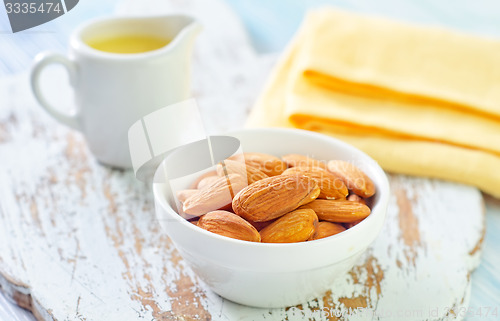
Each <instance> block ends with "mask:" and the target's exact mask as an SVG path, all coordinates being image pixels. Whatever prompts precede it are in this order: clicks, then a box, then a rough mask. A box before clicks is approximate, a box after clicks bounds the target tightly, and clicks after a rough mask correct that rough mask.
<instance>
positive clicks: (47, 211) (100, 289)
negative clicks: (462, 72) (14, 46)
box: [0, 1, 500, 320]
mask: <svg viewBox="0 0 500 321" xmlns="http://www.w3.org/2000/svg"><path fill="white" fill-rule="evenodd" d="M172 3H173V5H176V6H177V9H182V10H189V12H191V13H194V14H195V15H197V16H199V17H200V19H201V20H202V22H203V23H204V24H205V25H206V30H205V33H204V35H203V36H202V37H201V38H200V39H199V44H198V48H197V51H196V55H195V60H194V61H195V66H194V67H195V68H194V72H195V79H194V91H195V94H196V97H197V99H198V102H199V104H200V105H201V107H202V112H203V115H204V118H205V119H206V120H207V123H208V130H209V132H210V133H221V132H224V131H226V130H228V129H232V128H237V127H240V126H242V124H243V122H244V119H245V116H246V113H247V111H248V109H249V107H250V106H251V102H252V101H253V99H254V98H255V96H256V93H257V92H258V89H259V87H260V85H261V84H262V81H263V79H264V78H265V76H266V74H267V71H268V70H269V68H270V66H271V65H272V63H273V61H274V58H273V57H261V56H257V55H256V54H255V52H254V51H253V50H252V48H251V47H250V45H249V43H248V41H247V40H246V38H245V36H244V34H243V31H242V28H241V26H240V25H239V22H238V20H237V19H235V17H234V15H233V14H232V13H231V12H230V11H229V10H228V8H227V7H226V6H225V5H224V4H223V3H220V2H211V3H210V4H206V3H205V4H204V3H203V2H202V1H192V2H190V3H189V4H187V3H179V2H172ZM147 5H149V7H148V6H147ZM168 6H169V4H168V3H164V2H161V3H160V2H157V1H147V2H146V1H143V2H141V3H139V2H133V1H129V2H128V3H124V4H123V5H122V7H121V8H119V10H120V11H121V12H131V11H134V12H155V11H156V12H157V11H158V10H160V11H162V10H169V8H168ZM207 12H217V14H218V15H217V16H216V17H215V16H213V15H207ZM51 78H52V79H54V78H57V76H50V75H49V79H51ZM51 83H52V84H57V83H58V82H56V81H53V82H51ZM56 90H57V89H56ZM0 106H7V108H2V109H0V153H1V155H8V157H3V156H2V157H3V160H2V165H3V166H2V169H1V170H0V206H1V207H0V220H1V222H2V224H0V272H1V273H0V274H1V275H2V277H0V280H1V281H0V284H1V285H2V288H3V290H4V291H5V293H6V294H7V296H9V297H12V298H13V299H14V300H16V302H17V303H18V304H20V305H22V306H25V307H27V308H30V309H31V310H33V311H34V312H35V315H36V317H37V318H38V319H39V320H51V319H55V320H84V319H87V320H114V319H117V320H137V319H147V320H149V319H151V318H152V317H153V318H155V319H158V320H170V319H181V318H184V319H188V320H189V319H203V320H205V319H210V318H212V319H215V320H219V319H220V320H235V319H241V320H264V319H267V320H282V319H284V318H285V317H287V318H288V319H289V320H303V319H304V317H306V318H314V319H315V320H323V319H335V316H334V314H342V313H344V314H345V313H348V312H349V311H348V309H349V308H353V307H365V308H368V310H367V311H375V312H376V313H377V315H376V316H377V317H379V318H382V319H384V318H389V317H393V318H394V316H395V315H397V313H403V314H405V313H406V314H412V313H413V315H408V316H406V315H405V317H406V319H408V320H424V319H429V318H432V317H434V316H435V317H439V318H444V319H449V320H455V319H462V316H463V315H462V313H461V311H465V312H467V305H468V301H469V299H470V284H471V279H472V280H474V277H475V273H473V274H472V278H471V271H472V270H473V268H474V267H475V266H477V264H478V263H479V255H480V252H481V248H482V244H483V239H484V238H483V236H484V219H483V212H482V197H481V194H480V193H479V192H478V191H477V190H476V189H474V188H470V187H465V186H460V185H457V184H451V183H445V182H440V181H435V180H426V179H416V178H409V177H404V176H395V175H393V176H391V184H392V188H393V197H392V199H391V205H390V209H389V213H388V219H387V222H386V226H385V228H384V231H383V233H382V234H381V236H380V237H379V239H378V240H377V242H376V243H375V244H374V246H373V247H372V248H371V249H370V250H369V252H368V253H367V254H366V255H365V256H364V257H363V259H362V260H361V261H360V262H359V263H358V265H357V266H356V267H355V268H354V269H353V270H352V271H351V272H350V273H348V274H347V275H345V276H342V277H339V279H338V281H337V282H336V283H335V284H334V285H332V291H331V292H330V293H328V294H327V295H326V296H325V297H323V298H321V299H318V300H314V301H311V302H308V303H307V304H304V305H302V306H299V307H294V308H290V309H273V310H267V309H266V310H260V309H252V308H248V307H243V306H239V305H236V304H233V303H231V302H228V301H225V300H222V299H221V298H219V297H218V296H216V295H215V294H213V293H212V292H211V291H209V290H208V289H207V288H206V286H205V285H204V284H203V283H202V282H201V281H199V280H198V279H197V278H196V276H195V275H193V273H192V271H191V270H190V269H189V268H188V267H187V266H186V265H185V264H184V261H183V260H182V258H180V257H179V255H178V254H177V252H176V250H175V248H174V247H173V246H172V245H171V243H170V241H169V240H168V238H167V237H166V235H164V233H162V231H161V229H160V228H159V226H158V224H157V222H156V219H155V216H154V211H153V208H152V203H151V192H150V189H149V187H148V186H147V185H145V184H142V183H139V182H138V181H136V180H135V178H134V177H133V175H132V173H130V172H121V171H115V170H110V169H108V168H105V167H102V166H100V165H99V164H97V163H96V162H95V160H94V159H93V158H92V156H91V155H90V154H89V152H88V150H87V148H86V146H85V143H84V141H83V139H82V137H81V136H80V135H79V134H78V133H75V132H72V131H69V130H67V129H66V128H64V127H62V126H59V125H58V124H56V123H55V122H54V121H53V120H52V119H50V118H49V117H48V116H46V115H45V114H43V112H42V111H41V109H40V108H39V107H38V106H36V103H35V102H34V101H33V98H31V96H30V95H29V88H28V82H27V75H26V74H20V75H18V76H16V77H14V78H10V79H8V80H3V81H1V82H0ZM457 200H459V201H457ZM489 206H490V207H495V206H498V205H497V203H496V202H495V201H492V200H490V201H489ZM495 219H496V217H495V216H493V219H490V221H491V222H493V223H491V224H492V225H494V224H495V222H496V221H495ZM488 223H490V222H488ZM450 267H453V268H450ZM450 284H452V285H453V286H450ZM491 289H493V290H491ZM491 289H490V290H486V292H485V293H486V294H487V293H488V291H498V288H495V287H492V288H491ZM479 302H480V301H479ZM490 302H493V303H491V304H496V305H497V306H498V302H496V303H495V301H490ZM481 303H482V302H481ZM453 306H455V308H454V309H453V312H449V313H447V311H446V310H445V308H451V307H453ZM477 307H479V306H476V308H477ZM492 307H493V308H494V307H495V306H493V305H492ZM499 308H500V307H499ZM464 309H465V310H464ZM434 313H436V315H434ZM389 314H391V315H389ZM355 317H356V316H354V315H352V314H351V319H352V318H355ZM357 317H358V318H360V319H364V317H366V315H357ZM469 319H470V320H472V319H471V318H469ZM481 320H482V318H481Z"/></svg>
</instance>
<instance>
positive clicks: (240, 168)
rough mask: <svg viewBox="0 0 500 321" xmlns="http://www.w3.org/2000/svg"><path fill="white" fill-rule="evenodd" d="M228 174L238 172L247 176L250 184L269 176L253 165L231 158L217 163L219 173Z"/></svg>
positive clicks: (221, 174) (220, 174)
mask: <svg viewBox="0 0 500 321" xmlns="http://www.w3.org/2000/svg"><path fill="white" fill-rule="evenodd" d="M227 174H238V175H241V176H243V177H246V178H247V181H248V185H250V184H253V183H255V182H257V181H259V180H261V179H264V178H267V177H269V176H267V175H266V174H264V173H263V172H262V171H260V170H258V169H257V168H255V167H253V166H250V165H248V164H245V163H242V162H237V161H234V160H230V159H226V160H225V161H223V162H220V163H219V164H217V175H219V177H221V176H225V175H227Z"/></svg>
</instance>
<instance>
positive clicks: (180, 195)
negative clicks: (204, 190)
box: [175, 189, 198, 203]
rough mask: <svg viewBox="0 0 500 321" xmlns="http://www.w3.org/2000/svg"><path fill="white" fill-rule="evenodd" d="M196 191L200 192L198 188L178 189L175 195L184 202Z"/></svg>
mask: <svg viewBox="0 0 500 321" xmlns="http://www.w3.org/2000/svg"><path fill="white" fill-rule="evenodd" d="M196 193H198V190H197V189H185V190H182V191H178V192H177V193H176V194H175V195H176V196H177V199H178V200H179V202H181V203H184V202H185V201H186V200H187V199H188V198H190V197H191V196H193V195H194V194H196Z"/></svg>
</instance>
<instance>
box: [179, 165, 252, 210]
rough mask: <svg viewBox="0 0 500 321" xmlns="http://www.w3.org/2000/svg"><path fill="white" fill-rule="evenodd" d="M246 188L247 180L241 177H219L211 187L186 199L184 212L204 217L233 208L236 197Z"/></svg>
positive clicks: (234, 175) (230, 175)
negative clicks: (216, 211)
mask: <svg viewBox="0 0 500 321" xmlns="http://www.w3.org/2000/svg"><path fill="white" fill-rule="evenodd" d="M246 186H247V182H246V180H245V179H244V178H243V177H241V176H240V175H236V174H229V175H228V176H227V177H218V178H217V180H216V181H214V182H213V183H212V184H211V185H209V186H206V187H204V188H203V189H201V190H199V191H198V193H196V194H194V195H193V196H191V197H189V198H188V199H186V201H185V202H184V203H183V211H184V213H186V214H190V215H202V214H205V213H208V212H211V211H215V210H218V209H222V208H225V207H227V206H231V203H232V200H233V197H234V195H235V194H237V193H238V192H239V191H241V190H242V189H243V188H245V187H246Z"/></svg>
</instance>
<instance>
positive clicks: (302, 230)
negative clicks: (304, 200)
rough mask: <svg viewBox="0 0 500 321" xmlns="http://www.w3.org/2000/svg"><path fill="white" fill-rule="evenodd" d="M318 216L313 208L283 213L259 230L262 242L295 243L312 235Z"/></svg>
mask: <svg viewBox="0 0 500 321" xmlns="http://www.w3.org/2000/svg"><path fill="white" fill-rule="evenodd" d="M317 223H318V217H317V216H316V213H314V211H313V210H309V209H299V210H295V211H293V212H290V213H288V214H285V215H283V216H282V217H280V218H279V219H277V220H276V221H275V222H273V223H271V224H270V225H269V226H266V227H265V228H264V229H262V230H261V231H260V237H261V239H262V242H265V243H295V242H303V241H307V239H309V238H310V237H311V235H313V233H314V230H315V227H316V224H317Z"/></svg>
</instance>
